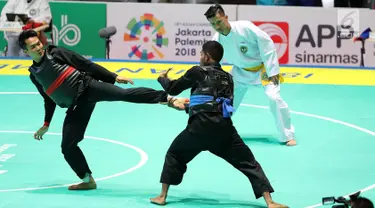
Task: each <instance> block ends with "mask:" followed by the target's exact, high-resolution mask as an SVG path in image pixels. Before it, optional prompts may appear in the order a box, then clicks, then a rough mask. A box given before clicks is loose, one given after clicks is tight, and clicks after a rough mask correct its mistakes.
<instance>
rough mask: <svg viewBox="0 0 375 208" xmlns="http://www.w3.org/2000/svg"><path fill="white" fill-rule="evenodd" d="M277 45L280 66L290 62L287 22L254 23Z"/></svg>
mask: <svg viewBox="0 0 375 208" xmlns="http://www.w3.org/2000/svg"><path fill="white" fill-rule="evenodd" d="M254 24H255V25H256V26H258V27H259V28H260V29H261V30H263V31H264V32H266V33H267V34H268V35H269V36H270V37H271V39H272V41H273V42H274V44H275V47H276V51H277V55H278V57H279V63H280V64H287V63H288V62H289V24H288V23H287V22H254Z"/></svg>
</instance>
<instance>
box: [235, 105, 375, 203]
mask: <svg viewBox="0 0 375 208" xmlns="http://www.w3.org/2000/svg"><path fill="white" fill-rule="evenodd" d="M241 105H242V106H246V107H253V108H263V109H268V107H267V106H261V105H251V104H241ZM290 112H291V113H293V114H297V115H302V116H307V117H313V118H317V119H321V120H326V121H329V122H332V123H337V124H341V125H344V126H346V127H349V128H353V129H356V130H358V131H362V132H365V133H367V134H370V135H372V136H375V132H373V131H370V130H368V129H365V128H362V127H359V126H356V125H354V124H350V123H347V122H344V121H340V120H336V119H332V118H327V117H324V116H318V115H314V114H309V113H303V112H298V111H290ZM374 188H375V184H372V185H370V186H368V187H366V188H363V189H361V190H360V191H361V193H363V192H366V191H369V190H371V189H374ZM356 192H357V191H355V192H352V193H350V194H347V195H345V196H344V197H346V198H347V197H349V195H351V194H354V193H356ZM319 206H323V204H321V203H320V204H315V205H311V206H307V207H305V208H315V207H319Z"/></svg>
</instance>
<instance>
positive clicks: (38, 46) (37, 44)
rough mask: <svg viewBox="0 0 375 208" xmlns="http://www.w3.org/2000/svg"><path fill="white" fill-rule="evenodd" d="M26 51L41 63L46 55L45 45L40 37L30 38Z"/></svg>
mask: <svg viewBox="0 0 375 208" xmlns="http://www.w3.org/2000/svg"><path fill="white" fill-rule="evenodd" d="M25 43H26V50H25V53H26V54H28V55H29V56H30V57H31V58H32V59H33V60H34V61H36V62H39V61H40V59H41V58H42V56H43V55H44V47H43V43H42V42H41V41H40V40H39V38H38V37H30V38H28V39H27V40H25Z"/></svg>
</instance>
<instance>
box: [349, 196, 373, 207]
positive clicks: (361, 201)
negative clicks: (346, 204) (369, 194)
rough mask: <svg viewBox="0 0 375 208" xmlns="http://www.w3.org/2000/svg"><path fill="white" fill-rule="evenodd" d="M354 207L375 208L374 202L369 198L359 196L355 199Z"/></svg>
mask: <svg viewBox="0 0 375 208" xmlns="http://www.w3.org/2000/svg"><path fill="white" fill-rule="evenodd" d="M352 207H353V208H365V207H366V208H374V204H373V203H372V202H371V201H370V200H369V199H367V198H364V197H359V198H358V199H355V200H354V201H353V204H352Z"/></svg>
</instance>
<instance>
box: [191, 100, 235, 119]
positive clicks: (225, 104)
mask: <svg viewBox="0 0 375 208" xmlns="http://www.w3.org/2000/svg"><path fill="white" fill-rule="evenodd" d="M213 100H214V96H210V95H192V96H190V104H189V107H192V106H195V105H201V104H205V103H207V102H210V101H213ZM216 102H218V103H220V102H222V111H223V117H224V118H228V117H230V116H231V113H233V112H234V108H233V106H232V105H231V104H230V102H231V100H230V99H228V98H223V97H219V98H217V99H216Z"/></svg>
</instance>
